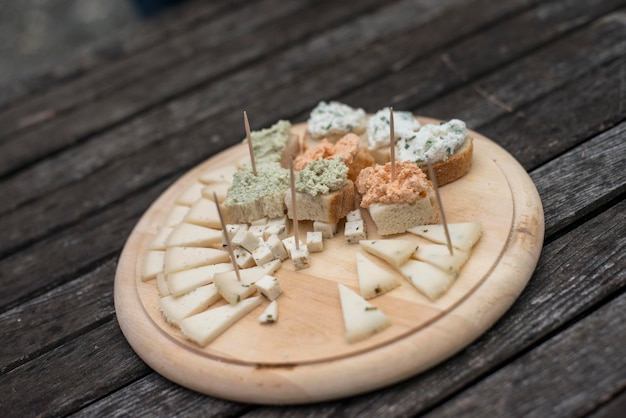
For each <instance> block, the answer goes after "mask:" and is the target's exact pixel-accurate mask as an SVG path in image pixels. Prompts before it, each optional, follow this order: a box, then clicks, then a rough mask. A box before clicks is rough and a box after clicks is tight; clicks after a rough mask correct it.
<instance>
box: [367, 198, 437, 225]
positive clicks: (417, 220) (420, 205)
mask: <svg viewBox="0 0 626 418" xmlns="http://www.w3.org/2000/svg"><path fill="white" fill-rule="evenodd" d="M369 212H370V216H371V217H372V220H373V221H374V223H375V224H376V228H377V230H378V233H379V234H380V235H391V234H399V233H402V232H405V231H406V230H407V229H409V228H411V227H413V226H415V225H421V224H430V223H434V222H436V221H437V217H438V213H439V212H438V210H437V204H436V202H435V197H434V193H430V194H429V195H428V196H426V197H424V198H422V199H418V200H417V201H415V202H413V203H392V204H384V203H372V204H371V205H370V207H369Z"/></svg>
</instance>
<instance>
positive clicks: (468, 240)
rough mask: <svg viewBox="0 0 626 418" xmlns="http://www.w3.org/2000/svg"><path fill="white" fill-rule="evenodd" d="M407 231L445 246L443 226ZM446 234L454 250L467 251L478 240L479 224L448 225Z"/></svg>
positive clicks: (419, 227) (427, 226)
mask: <svg viewBox="0 0 626 418" xmlns="http://www.w3.org/2000/svg"><path fill="white" fill-rule="evenodd" d="M408 231H409V232H411V233H413V234H415V235H419V236H420V237H422V238H426V239H427V240H430V241H433V242H436V243H439V244H447V241H446V233H445V231H444V228H443V225H419V226H415V227H413V228H409V229H408ZM448 232H449V233H450V241H452V246H453V247H454V248H458V249H460V250H463V251H469V250H470V249H471V248H472V247H473V246H474V244H476V241H478V238H480V234H481V224H480V222H464V223H456V224H448Z"/></svg>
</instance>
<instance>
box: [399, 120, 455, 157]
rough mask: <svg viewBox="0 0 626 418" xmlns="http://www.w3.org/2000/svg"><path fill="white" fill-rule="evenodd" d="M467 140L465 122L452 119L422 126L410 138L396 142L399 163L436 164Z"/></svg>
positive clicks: (403, 138)
mask: <svg viewBox="0 0 626 418" xmlns="http://www.w3.org/2000/svg"><path fill="white" fill-rule="evenodd" d="M466 138H467V129H466V126H465V122H463V121H461V120H458V119H452V120H450V121H449V122H441V123H440V124H438V125H424V126H423V127H422V128H421V129H420V130H419V131H418V132H417V133H415V134H414V135H412V136H408V137H402V138H400V139H399V140H398V142H396V155H397V158H398V160H399V161H411V162H414V163H427V162H430V163H436V162H439V161H445V160H447V159H448V157H450V156H451V155H452V154H454V152H455V151H456V150H457V149H459V148H460V147H461V145H463V143H464V142H465V140H466Z"/></svg>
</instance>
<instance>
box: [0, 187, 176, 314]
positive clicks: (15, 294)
mask: <svg viewBox="0 0 626 418" xmlns="http://www.w3.org/2000/svg"><path fill="white" fill-rule="evenodd" d="M171 182H172V179H171V178H168V179H165V180H162V181H160V182H157V183H156V184H155V185H154V186H152V187H150V188H148V189H146V190H143V191H141V192H140V193H135V194H133V196H132V197H130V198H128V199H124V200H122V201H120V202H118V203H117V204H116V205H114V206H112V207H111V208H109V209H108V210H105V211H102V212H100V213H98V214H97V215H95V216H93V217H91V218H90V219H88V220H86V221H85V222H81V223H78V224H76V225H75V226H74V227H72V228H69V229H66V230H64V231H63V232H61V233H59V234H55V235H53V236H51V237H49V238H48V239H43V240H40V241H38V242H37V243H35V244H34V245H33V246H32V247H30V248H29V249H28V250H26V251H23V252H18V253H15V254H13V255H12V256H10V257H7V258H5V259H4V260H2V262H1V263H0V278H2V280H0V288H1V289H2V292H1V293H0V311H4V310H6V309H10V308H11V307H13V306H15V305H16V304H17V303H19V302H20V301H22V300H26V299H28V298H32V297H33V296H35V295H38V294H41V293H42V292H45V291H46V290H48V289H51V288H53V287H55V286H58V285H60V284H62V283H64V282H66V281H68V280H71V279H72V278H75V277H76V276H78V275H80V274H82V273H83V272H86V271H89V270H90V269H92V268H93V267H94V266H98V265H99V264H100V263H101V262H102V260H104V259H106V258H110V257H112V256H114V255H116V254H117V253H118V252H119V251H120V250H121V249H122V246H123V245H124V242H125V241H126V238H127V237H128V235H129V234H130V232H131V231H132V228H133V227H134V225H135V224H136V222H137V220H138V219H139V217H140V215H141V214H142V212H143V211H145V210H146V209H147V208H148V207H149V206H150V204H151V203H152V202H153V201H154V200H155V199H156V198H157V197H158V196H159V194H160V193H161V192H162V191H163V190H164V189H165V188H166V187H167V186H168V185H170V184H171ZM113 186H114V185H112V187H113ZM96 187H97V186H96Z"/></svg>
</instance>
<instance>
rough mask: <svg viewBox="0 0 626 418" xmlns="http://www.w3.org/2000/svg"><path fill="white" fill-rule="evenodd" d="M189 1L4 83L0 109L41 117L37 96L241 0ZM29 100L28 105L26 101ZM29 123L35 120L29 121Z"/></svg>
mask: <svg viewBox="0 0 626 418" xmlns="http://www.w3.org/2000/svg"><path fill="white" fill-rule="evenodd" d="M189 3H190V2H188V3H187V6H186V7H174V8H171V9H170V10H168V13H165V14H163V15H161V16H158V17H153V18H151V19H150V20H149V21H146V22H142V23H138V24H137V25H134V26H132V27H130V28H127V29H124V30H122V31H118V32H116V33H113V34H111V36H110V38H109V39H106V40H103V41H101V42H97V43H95V44H94V45H91V46H89V47H87V48H85V49H84V50H81V51H78V52H77V53H76V56H75V57H74V59H71V60H68V61H65V62H63V63H56V64H53V65H52V66H51V68H49V69H46V70H44V71H41V72H40V73H39V74H35V75H31V76H30V77H26V78H24V79H22V80H18V81H17V82H15V83H13V84H11V85H10V86H4V89H3V90H2V94H1V95H0V110H4V109H6V108H8V107H9V106H17V107H21V106H24V105H25V109H31V111H30V113H31V114H33V117H34V119H38V118H37V117H36V116H37V113H42V115H41V116H40V117H39V118H40V119H42V120H45V119H46V115H44V114H43V113H45V112H44V111H45V110H46V109H45V107H44V108H39V112H37V111H36V109H37V105H36V103H37V101H38V99H37V96H48V94H49V93H51V92H53V91H55V90H58V89H60V90H62V89H64V86H65V85H67V84H71V83H74V82H78V83H81V82H82V81H78V80H80V79H81V78H82V77H84V76H89V74H91V73H92V72H93V71H98V70H99V68H98V67H101V66H107V65H110V64H111V63H112V62H115V61H118V60H123V59H125V58H128V56H130V55H136V54H141V53H142V52H143V51H144V50H146V49H149V48H153V47H155V46H156V45H159V44H161V43H164V42H167V40H168V39H171V38H173V37H177V36H180V35H181V34H184V33H186V32H190V31H192V30H193V29H194V28H195V27H196V26H198V25H201V24H203V23H204V22H206V21H211V20H212V19H214V18H216V17H218V16H220V15H222V14H225V13H228V12H229V11H230V10H232V9H234V8H236V6H238V5H240V4H241V3H243V2H242V1H240V0H218V1H212V2H205V1H202V0H194V1H193V4H189ZM52 94H53V95H54V93H52ZM33 99H34V100H33ZM31 100H33V101H32V102H31ZM29 102H30V103H32V105H29V104H27V103H29ZM31 106H32V107H31ZM48 117H51V116H48ZM32 123H37V120H33V121H32Z"/></svg>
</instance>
